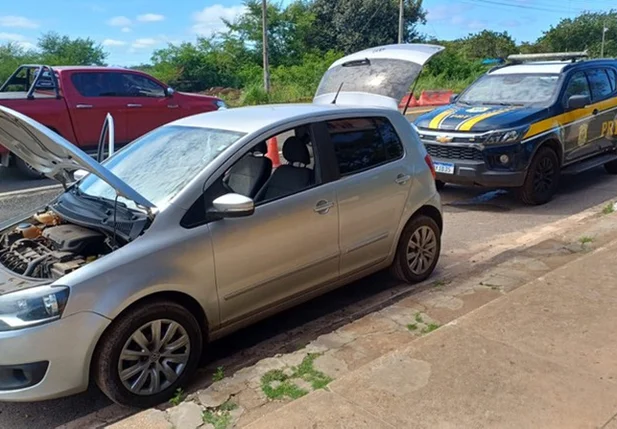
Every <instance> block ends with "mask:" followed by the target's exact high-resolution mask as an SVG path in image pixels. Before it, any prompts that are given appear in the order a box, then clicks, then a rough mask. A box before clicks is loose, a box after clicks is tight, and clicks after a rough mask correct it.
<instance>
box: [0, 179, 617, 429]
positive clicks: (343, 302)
mask: <svg viewBox="0 0 617 429" xmlns="http://www.w3.org/2000/svg"><path fill="white" fill-rule="evenodd" d="M6 183H8V185H7V184H6ZM22 184H23V183H22ZM28 185H30V186H32V183H28ZM5 186H6V187H5ZM19 186H20V184H19V182H18V181H17V183H13V182H11V181H8V182H4V177H2V176H0V222H2V221H4V220H6V219H8V218H12V217H14V216H15V215H17V214H18V213H19V212H20V211H27V210H30V209H33V208H36V207H39V206H41V205H43V204H44V203H45V202H46V201H48V200H49V199H50V198H52V197H53V196H54V195H55V194H57V193H58V192H59V191H58V190H44V191H41V192H37V193H32V194H26V195H10V196H8V197H6V196H5V197H3V196H2V194H1V192H3V189H4V190H8V189H16V188H17V187H19ZM11 187H13V188H11ZM442 198H443V202H444V211H445V231H444V237H443V254H442V255H443V256H442V259H441V262H440V265H439V267H438V270H439V271H441V272H443V271H444V268H445V267H448V266H450V265H452V264H453V263H455V262H456V261H457V260H462V258H464V257H465V256H466V255H470V254H472V253H473V251H474V249H478V248H481V247H482V246H483V245H484V244H485V243H487V242H491V241H494V240H497V239H499V238H500V237H501V236H503V235H507V234H511V233H520V234H522V233H523V232H525V231H528V230H529V229H531V228H535V227H540V226H543V225H548V224H550V223H552V222H555V221H558V220H561V219H564V218H567V217H568V216H570V215H573V214H576V213H579V212H581V211H583V210H586V209H588V208H591V207H593V206H595V205H597V204H600V203H602V202H603V201H606V200H609V199H614V198H617V176H609V175H607V174H606V173H604V170H603V169H596V170H592V171H589V172H587V173H584V174H582V175H579V176H575V177H564V178H563V180H562V186H561V190H560V192H559V194H558V195H557V197H556V198H555V199H554V200H553V201H552V202H551V203H549V204H547V205H544V206H541V207H526V206H523V205H521V204H520V203H519V202H518V201H517V200H516V199H515V198H514V197H513V195H512V194H511V193H509V192H506V191H502V190H486V189H470V188H461V187H455V186H448V187H446V188H445V189H444V190H443V192H442ZM400 287H401V286H400V285H397V284H395V283H393V281H392V280H391V279H390V278H389V277H388V276H387V275H385V274H383V273H380V274H377V275H375V276H371V277H370V278H368V279H365V280H362V281H360V282H357V283H355V284H352V285H350V286H347V287H345V288H342V289H340V290H338V291H334V292H332V293H330V294H327V295H325V296H323V297H321V298H318V299H316V300H313V301H311V302H309V303H306V304H303V305H301V306H299V307H297V308H295V309H293V311H288V312H285V313H284V314H281V315H279V316H276V317H273V318H270V319H268V320H266V321H264V322H261V323H258V324H256V325H254V326H252V327H250V328H247V329H245V330H242V331H240V332H238V333H236V334H234V335H232V336H230V337H228V338H226V339H223V340H220V341H218V342H216V343H214V344H212V345H211V346H210V354H209V355H208V356H207V357H205V358H204V363H203V369H202V371H201V375H200V376H199V377H197V378H196V380H197V381H196V382H195V387H197V386H199V385H203V384H204V383H206V382H208V381H209V378H210V375H211V374H212V369H213V368H216V367H217V366H219V365H223V366H225V368H226V372H227V373H228V374H229V373H231V372H232V371H233V370H235V369H238V368H241V367H243V366H246V365H250V364H252V363H253V362H254V361H256V360H258V359H260V358H263V357H266V356H271V355H273V354H275V353H278V352H285V351H290V350H292V349H296V348H298V347H301V346H302V345H304V344H306V343H307V342H309V341H310V340H312V339H314V338H316V337H317V336H318V335H320V334H322V333H324V332H328V331H329V330H331V329H334V328H335V327H336V326H337V325H339V324H341V323H345V322H346V321H349V319H350V318H353V317H356V316H355V315H357V314H359V313H361V312H362V309H363V308H367V306H368V305H369V304H371V305H372V304H374V302H375V300H376V299H377V297H384V296H385V297H387V296H388V295H389V294H392V293H393V292H392V291H393V290H394V289H396V288H400ZM109 405H110V403H109V401H107V399H105V398H104V397H103V396H102V394H101V393H99V392H98V391H97V390H96V389H95V388H91V389H90V390H89V391H88V392H86V393H84V394H80V395H77V396H74V397H71V398H66V399H62V400H55V401H48V402H43V403H37V404H0V428H2V429H24V428H37V429H38V428H40V429H45V428H54V427H57V426H58V425H62V424H67V423H69V422H71V421H73V420H75V419H77V418H82V420H80V421H79V423H76V424H74V426H73V427H80V428H81V427H91V425H92V424H93V422H94V420H92V419H91V418H90V417H86V418H84V416H92V413H95V412H100V413H101V415H100V416H98V417H99V418H101V419H104V418H105V416H104V414H107V415H118V413H120V412H122V410H120V409H119V408H117V407H115V406H112V407H109Z"/></svg>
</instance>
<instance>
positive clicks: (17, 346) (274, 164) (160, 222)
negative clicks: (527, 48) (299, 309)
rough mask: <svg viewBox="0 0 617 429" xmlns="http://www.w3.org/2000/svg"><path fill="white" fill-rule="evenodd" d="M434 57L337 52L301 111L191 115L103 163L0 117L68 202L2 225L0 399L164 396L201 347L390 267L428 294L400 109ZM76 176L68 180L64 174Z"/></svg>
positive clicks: (425, 253) (428, 170) (425, 195)
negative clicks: (95, 392)
mask: <svg viewBox="0 0 617 429" xmlns="http://www.w3.org/2000/svg"><path fill="white" fill-rule="evenodd" d="M441 49H442V48H441V47H439V46H432V45H392V46H384V47H379V48H375V49H370V50H367V51H363V52H360V53H357V54H353V55H350V56H348V57H346V58H343V59H341V60H339V61H337V62H336V63H334V64H333V65H332V66H331V67H330V69H329V70H328V71H327V73H326V74H325V75H324V77H323V79H322V82H321V84H320V87H319V90H318V93H317V95H316V97H315V99H314V102H313V103H312V104H306V105H282V106H262V107H248V108H241V109H231V110H226V111H217V112H211V113H206V114H201V115H197V116H193V117H189V118H185V119H181V120H179V121H176V122H174V123H171V124H168V125H165V126H163V127H160V128H158V129H156V130H154V131H152V132H150V133H148V134H147V135H145V136H143V137H141V138H139V139H138V140H136V141H135V142H133V143H131V144H130V145H128V146H127V147H125V148H124V149H122V150H120V151H119V152H117V153H116V154H114V155H113V156H112V157H110V158H109V159H107V160H106V161H105V162H103V163H102V164H99V163H97V162H96V161H94V160H93V159H92V158H90V157H89V156H88V155H87V154H85V153H84V152H82V151H81V150H79V149H78V148H76V147H74V146H73V145H71V144H70V143H69V142H67V141H66V140H64V139H63V138H62V137H60V136H58V135H56V134H55V133H53V132H51V131H49V130H48V129H47V128H45V127H44V126H43V125H41V124H39V123H37V122H35V121H33V120H32V119H30V118H28V117H26V116H23V115H21V114H20V113H17V112H15V111H12V110H10V109H7V108H0V143H1V144H2V145H4V146H7V147H8V148H9V149H10V150H11V151H12V152H14V153H15V154H17V155H18V156H20V157H21V158H22V159H24V160H25V161H26V162H28V163H29V164H30V165H31V166H32V167H33V168H36V169H38V170H39V171H40V172H41V173H43V174H45V175H47V176H49V177H52V178H55V179H57V180H58V181H60V182H61V183H62V184H64V186H65V188H66V190H65V192H64V193H62V194H61V195H60V196H59V197H57V198H56V199H54V200H53V201H52V202H51V203H50V204H49V205H48V206H46V207H44V208H43V209H41V210H38V211H36V212H33V213H29V214H27V215H25V216H24V217H22V218H20V219H16V220H15V221H11V222H6V223H4V224H3V225H0V401H35V400H43V399H50V398H57V397H60V396H66V395H69V394H73V393H77V392H80V391H84V390H85V389H86V388H87V386H88V383H89V380H90V377H93V378H94V381H95V382H96V383H97V385H98V386H99V387H100V388H101V390H102V391H103V392H104V393H105V394H106V395H108V396H109V397H110V398H111V399H112V400H113V401H115V402H117V403H120V404H125V405H132V406H140V407H146V406H151V405H153V404H157V403H160V402H163V401H165V400H166V399H168V398H169V397H170V396H171V395H172V394H173V393H174V391H175V390H176V389H177V388H178V387H180V386H182V385H185V384H186V383H187V381H189V380H190V378H191V375H192V374H193V373H194V371H195V370H196V369H197V366H198V362H199V359H200V355H201V354H202V351H203V350H204V346H205V344H206V342H208V341H211V340H213V339H216V338H219V337H221V336H223V335H226V334H228V333H230V332H232V331H234V330H237V329H239V328H241V327H243V326H245V325H247V324H249V323H251V322H254V321H256V320H258V319H261V318H264V317H266V316H268V315H271V314H273V313H275V312H278V311H280V310H283V309H284V308H287V307H290V306H292V305H295V304H297V303H300V302H302V301H306V300H308V299H310V298H312V297H315V296H317V295H319V294H323V293H324V292H326V291H328V290H331V289H333V288H336V287H338V286H341V285H343V284H346V283H349V282H352V281H354V280H356V279H359V278H361V277H364V276H366V275H368V274H371V273H374V272H376V271H378V270H382V269H384V268H387V267H390V268H391V269H392V271H393V273H394V274H395V275H396V276H398V277H399V278H400V279H401V280H403V281H406V282H419V281H422V280H424V279H426V278H427V277H428V276H429V275H430V274H431V273H432V271H433V269H434V268H435V265H436V264H437V261H438V258H439V253H440V239H441V232H442V215H441V204H440V199H439V194H438V193H437V191H436V188H435V182H434V169H433V166H432V161H431V159H430V157H429V156H428V155H427V153H426V151H425V149H424V147H423V146H422V144H421V143H420V140H419V138H418V136H417V134H416V133H415V131H414V130H413V128H412V126H411V124H410V123H409V122H408V121H407V120H406V119H405V118H404V117H403V115H401V114H400V113H399V111H398V109H397V102H398V100H400V99H401V98H402V96H403V95H404V93H405V91H407V89H408V88H409V86H410V85H411V83H412V82H413V81H414V79H415V78H416V77H417V75H418V74H419V72H420V70H421V68H422V66H423V65H424V63H425V62H426V61H427V60H428V59H429V58H430V57H431V56H432V55H434V54H436V53H438V52H439V51H441ZM76 170H85V171H86V172H87V173H88V174H87V175H86V176H85V177H82V178H81V179H80V180H79V181H77V182H76V183H73V182H74V181H73V179H72V177H73V173H74V172H75V171H76Z"/></svg>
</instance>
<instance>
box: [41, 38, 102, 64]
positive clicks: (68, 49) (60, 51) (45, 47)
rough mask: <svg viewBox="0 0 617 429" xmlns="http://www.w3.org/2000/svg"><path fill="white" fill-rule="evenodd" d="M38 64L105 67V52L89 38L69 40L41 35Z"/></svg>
mask: <svg viewBox="0 0 617 429" xmlns="http://www.w3.org/2000/svg"><path fill="white" fill-rule="evenodd" d="M37 45H38V48H39V50H40V53H39V57H40V62H42V63H45V64H48V65H80V66H81V65H83V66H85V65H98V66H100V65H105V59H106V58H107V52H105V50H104V49H103V47H102V46H101V45H100V44H98V43H96V42H95V41H94V40H92V39H90V38H86V39H82V38H80V37H78V38H76V39H71V38H70V37H68V36H60V35H59V34H58V33H55V32H49V33H45V34H43V35H42V36H41V37H40V38H39V40H38V44H37Z"/></svg>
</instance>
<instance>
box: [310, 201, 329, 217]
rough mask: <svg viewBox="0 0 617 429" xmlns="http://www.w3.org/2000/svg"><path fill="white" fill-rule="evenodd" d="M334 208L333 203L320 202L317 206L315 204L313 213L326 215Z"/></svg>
mask: <svg viewBox="0 0 617 429" xmlns="http://www.w3.org/2000/svg"><path fill="white" fill-rule="evenodd" d="M332 207H334V203H333V202H330V201H326V200H321V201H318V202H317V204H315V208H314V209H313V211H314V212H315V213H319V214H326V213H328V212H329V211H330V209H331V208H332Z"/></svg>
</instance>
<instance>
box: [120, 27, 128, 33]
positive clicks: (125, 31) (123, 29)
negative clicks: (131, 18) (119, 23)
mask: <svg viewBox="0 0 617 429" xmlns="http://www.w3.org/2000/svg"><path fill="white" fill-rule="evenodd" d="M120 31H122V32H123V33H130V32H131V27H122V30H120Z"/></svg>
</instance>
